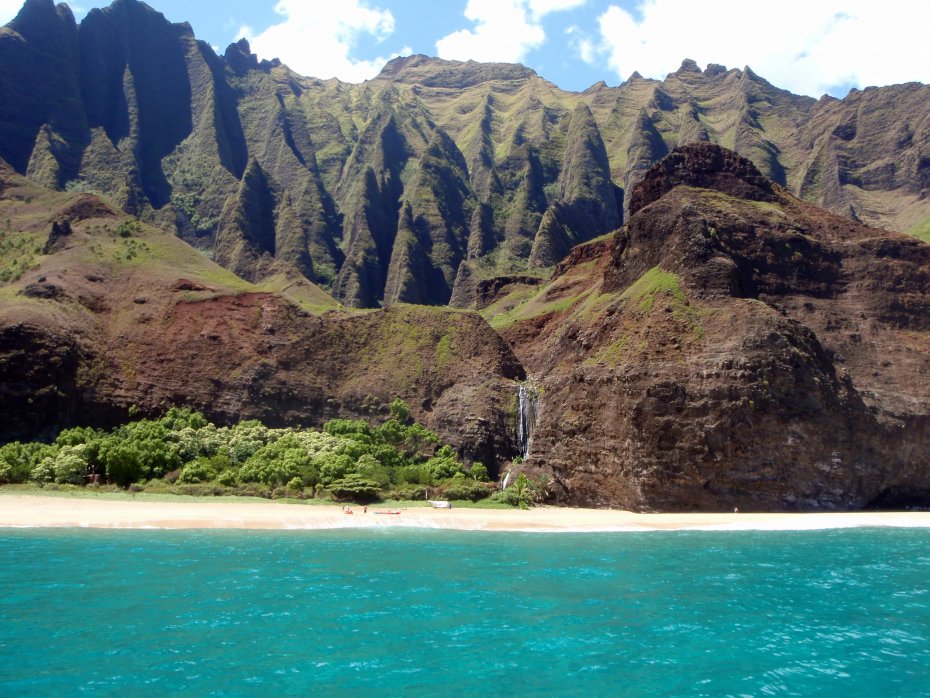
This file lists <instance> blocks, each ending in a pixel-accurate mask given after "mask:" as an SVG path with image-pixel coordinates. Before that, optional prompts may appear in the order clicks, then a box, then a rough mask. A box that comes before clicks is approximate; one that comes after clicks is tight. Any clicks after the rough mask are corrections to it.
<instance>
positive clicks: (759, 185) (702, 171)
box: [630, 143, 777, 215]
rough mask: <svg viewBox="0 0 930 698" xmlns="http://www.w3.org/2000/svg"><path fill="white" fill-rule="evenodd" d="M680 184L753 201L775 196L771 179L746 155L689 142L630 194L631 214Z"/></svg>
mask: <svg viewBox="0 0 930 698" xmlns="http://www.w3.org/2000/svg"><path fill="white" fill-rule="evenodd" d="M683 184H684V185H687V186H689V187H698V188H700V189H716V190H717V191H721V192H723V193H725V194H729V195H730V196H735V197H738V198H741V199H752V200H754V201H774V200H775V199H776V198H777V197H776V193H775V189H774V186H773V185H772V182H771V181H770V180H768V179H766V178H765V177H763V176H762V173H761V172H759V170H758V169H756V166H755V165H753V164H752V163H751V162H750V161H749V160H747V159H746V158H742V157H740V156H739V155H737V154H736V153H734V152H733V151H732V150H725V149H723V148H720V147H718V146H715V145H712V144H710V143H692V144H689V145H685V146H682V147H681V148H679V149H677V150H675V151H674V152H672V153H671V154H670V155H669V156H668V157H665V158H663V159H662V160H660V161H659V162H658V163H657V164H656V165H654V166H653V167H652V169H650V170H649V171H648V172H647V173H646V176H645V177H643V180H642V181H641V182H640V183H639V184H638V185H636V189H634V190H633V194H632V196H631V197H630V215H634V214H635V213H636V212H637V211H639V210H640V209H642V208H644V207H646V206H648V205H649V204H651V203H652V202H653V201H658V200H659V199H660V198H661V197H662V196H663V195H664V194H667V193H668V192H670V191H671V190H672V189H674V188H675V187H677V186H680V185H683Z"/></svg>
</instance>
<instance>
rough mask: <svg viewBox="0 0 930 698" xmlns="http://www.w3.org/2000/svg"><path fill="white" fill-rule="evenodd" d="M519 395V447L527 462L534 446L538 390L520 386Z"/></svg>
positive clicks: (523, 385) (523, 384) (525, 385)
mask: <svg viewBox="0 0 930 698" xmlns="http://www.w3.org/2000/svg"><path fill="white" fill-rule="evenodd" d="M517 395H518V397H517V403H518V405H517V447H518V448H519V449H520V455H521V456H523V458H524V460H525V459H526V458H528V457H529V455H530V448H531V447H532V445H533V429H534V428H535V427H536V417H537V401H538V396H537V393H536V389H535V388H533V387H532V386H528V385H527V384H526V383H521V384H520V389H519V392H518V394H517Z"/></svg>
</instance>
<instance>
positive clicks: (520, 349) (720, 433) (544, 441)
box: [500, 144, 930, 511]
mask: <svg viewBox="0 0 930 698" xmlns="http://www.w3.org/2000/svg"><path fill="white" fill-rule="evenodd" d="M715 168H716V169H715ZM633 199H634V201H636V202H639V203H640V204H641V205H640V206H639V207H638V208H636V209H635V213H634V215H633V216H632V218H631V219H630V221H629V223H628V224H627V226H625V227H624V228H623V229H622V230H621V231H620V232H618V233H617V234H616V235H614V236H613V238H612V239H611V240H610V242H609V243H608V244H603V243H600V244H597V245H592V246H590V247H591V249H590V250H585V248H586V247H588V246H583V247H580V248H576V250H575V252H573V255H572V257H571V258H569V259H568V260H566V261H565V262H563V263H562V265H560V267H559V270H558V274H557V275H555V276H554V277H553V279H552V280H551V281H550V282H549V283H548V284H546V285H544V286H543V287H541V289H540V291H539V292H538V295H537V296H536V298H538V299H539V300H534V301H531V303H533V304H534V305H533V306H531V307H535V308H541V309H543V311H544V312H541V311H540V310H536V311H533V312H528V317H527V319H526V320H522V321H521V320H518V321H517V322H515V323H513V324H511V325H509V326H505V327H504V328H503V329H502V334H503V335H504V337H505V338H507V339H508V341H509V342H510V343H511V345H512V346H513V347H514V350H515V353H516V354H517V356H518V357H519V358H520V359H521V361H522V362H523V364H524V366H525V367H526V369H527V372H528V374H529V376H530V377H531V379H532V380H533V381H534V382H535V383H537V384H539V385H541V387H542V391H541V393H540V395H541V397H540V405H539V415H540V417H539V422H538V425H537V428H536V430H535V434H534V438H533V447H532V452H531V454H530V458H529V459H528V461H527V463H526V464H525V465H524V467H525V468H526V469H527V470H528V471H529V472H531V473H540V474H544V475H547V476H548V477H551V478H552V481H553V484H552V487H551V490H552V491H553V492H554V493H556V496H557V497H558V498H559V499H560V500H561V501H564V502H566V503H572V504H587V505H593V506H611V507H621V508H630V509H638V510H675V511H680V510H690V509H699V510H718V511H726V510H732V509H733V507H739V509H740V510H741V511H744V510H746V511H748V510H823V509H835V510H845V509H858V508H862V507H868V506H878V505H883V506H888V505H895V504H897V505H898V506H900V505H902V504H904V503H912V502H915V501H921V502H924V503H926V502H927V501H928V499H930V471H928V470H927V468H926V453H927V445H928V444H930V358H928V357H930V321H928V318H930V245H926V244H923V243H920V242H918V241H916V240H914V239H913V238H910V237H908V236H904V235H900V234H895V233H888V232H885V231H880V230H876V229H872V228H868V227H866V226H863V225H861V224H857V223H855V222H852V221H849V220H848V219H844V218H840V217H837V216H835V215H832V214H829V213H826V212H824V211H822V210H820V209H817V208H814V207H812V206H810V205H809V204H805V203H803V202H801V201H799V200H797V199H795V198H793V197H791V196H790V195H787V194H785V193H783V192H782V191H780V190H779V189H778V187H777V186H775V185H772V184H771V183H770V182H766V181H764V180H762V179H760V175H759V174H758V171H757V170H756V168H754V167H753V166H752V165H751V164H750V163H748V162H747V161H745V160H744V159H741V158H739V157H738V156H736V155H735V154H734V153H732V152H725V151H722V150H720V149H719V148H717V147H716V146H713V145H709V144H703V145H691V146H687V147H686V148H683V149H681V150H679V151H677V152H675V153H673V154H672V155H671V156H670V158H669V160H668V162H663V163H659V164H658V165H656V166H655V168H653V169H652V170H650V172H649V173H647V175H646V176H645V178H644V180H643V183H642V185H641V186H640V187H639V188H638V189H637V190H636V191H635V192H634V194H633ZM500 303H501V304H503V303H504V301H500ZM504 307H509V306H506V305H504ZM546 308H552V310H548V311H546V310H545V309H546ZM566 308H567V310H566ZM519 309H520V306H519V305H517V306H516V310H510V311H509V312H510V315H511V317H513V316H517V317H519Z"/></svg>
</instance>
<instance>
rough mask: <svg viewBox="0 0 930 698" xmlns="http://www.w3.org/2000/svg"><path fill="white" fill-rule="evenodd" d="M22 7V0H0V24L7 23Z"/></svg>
mask: <svg viewBox="0 0 930 698" xmlns="http://www.w3.org/2000/svg"><path fill="white" fill-rule="evenodd" d="M22 7H23V0H0V24H9V22H10V20H11V19H13V18H14V17H15V16H16V15H17V14H19V11H20V10H21V9H22Z"/></svg>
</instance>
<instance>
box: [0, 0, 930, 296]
mask: <svg viewBox="0 0 930 698" xmlns="http://www.w3.org/2000/svg"><path fill="white" fill-rule="evenodd" d="M0 67H2V68H3V70H2V71H0V72H2V73H3V76H4V77H3V79H2V80H0V158H3V159H4V160H6V161H7V162H8V163H10V164H11V165H12V166H13V167H14V168H15V169H16V170H17V171H18V172H20V173H22V174H28V175H29V176H30V177H31V178H32V179H34V180H35V181H37V182H39V183H42V184H43V185H46V186H50V187H53V188H59V189H62V188H67V189H71V190H78V191H96V192H100V193H103V194H104V195H105V196H107V197H108V198H109V199H110V200H112V201H114V202H115V203H116V204H117V206H118V207H120V208H121V209H122V210H123V211H125V212H127V213H131V214H133V215H139V216H142V217H143V218H144V219H145V220H146V221H147V222H149V223H152V224H155V225H157V226H159V227H161V228H162V229H164V230H167V231H170V232H175V233H178V234H180V235H181V236H182V237H183V238H184V239H186V240H188V241H189V242H192V243H193V244H195V245H196V246H198V247H200V248H202V249H206V250H210V249H214V248H215V250H216V255H217V259H220V260H222V261H223V263H224V264H226V265H228V266H229V268H231V269H235V270H237V272H238V273H241V274H244V275H245V276H246V277H247V278H251V279H257V278H261V277H263V276H266V275H268V274H274V273H278V272H280V271H281V270H282V269H285V268H286V269H289V270H292V271H297V272H298V273H300V274H302V275H304V276H305V277H306V278H308V279H310V280H312V281H314V282H316V283H318V284H320V285H322V286H323V287H324V288H325V289H327V290H330V291H332V292H333V294H334V295H335V296H336V297H337V298H338V299H339V300H340V301H342V302H343V303H345V304H347V305H352V306H363V307H374V306H377V305H379V304H383V303H390V302H395V301H414V302H419V303H429V304H438V305H442V304H446V303H449V302H454V303H455V304H456V305H460V306H462V305H465V306H467V305H468V304H469V303H470V302H471V300H472V299H473V298H474V297H475V289H476V288H477V285H478V284H479V283H481V282H482V281H484V280H487V279H489V278H493V277H495V276H502V275H508V274H515V273H516V274H520V273H525V272H527V271H534V270H539V269H540V268H548V267H551V266H552V265H553V264H555V263H557V262H558V261H559V259H561V257H562V256H564V255H565V254H566V253H567V252H568V251H569V250H570V249H571V247H572V246H573V245H575V244H578V243H581V242H585V241H587V240H590V239H592V238H594V237H597V236H599V235H601V234H603V233H606V232H609V231H610V230H613V229H615V228H616V227H618V226H619V225H620V223H621V222H622V220H623V215H624V214H623V212H624V209H626V210H627V212H628V211H629V210H630V208H631V207H630V201H629V197H628V196H627V197H625V196H624V193H627V194H628V193H629V192H631V191H632V190H633V189H634V187H635V186H636V185H637V184H638V182H639V181H640V179H641V178H642V177H643V174H644V173H645V172H646V170H648V169H649V168H650V167H651V166H652V165H653V164H654V163H655V162H656V161H658V160H659V159H661V158H662V157H664V156H665V155H667V154H668V153H669V152H671V151H672V150H674V149H675V148H676V147H678V146H681V145H684V144H687V143H693V142H713V143H717V144H720V145H723V146H726V147H727V148H730V149H732V150H734V151H736V152H738V153H739V154H741V155H742V156H744V157H746V158H748V159H749V160H750V161H752V162H753V163H754V164H755V166H756V167H757V168H758V169H759V170H760V172H761V173H762V174H763V175H764V176H766V177H768V178H770V179H772V180H773V181H775V182H777V183H778V184H780V185H782V186H784V187H785V188H786V189H787V190H789V191H790V192H792V193H794V194H796V195H799V196H800V197H801V198H803V199H804V200H806V201H809V202H812V203H816V204H819V205H822V206H825V207H826V208H828V209H829V210H832V211H833V212H835V213H838V214H840V215H842V216H845V217H849V218H852V219H854V220H859V221H861V222H865V223H868V224H873V225H878V226H882V227H887V228H891V229H897V230H901V231H909V230H912V231H914V232H915V233H921V234H926V230H927V228H928V226H930V199H928V198H927V196H926V192H927V189H928V182H930V179H928V178H930V160H928V157H927V156H926V155H925V153H926V152H927V150H928V139H930V110H928V108H927V105H928V104H930V94H928V92H927V90H928V88H927V87H926V86H924V85H919V84H908V85H899V86H894V87H887V88H880V89H873V88H870V89H867V90H865V91H863V92H853V93H851V94H850V95H849V96H848V97H847V98H846V99H844V100H835V99H832V98H824V99H822V100H820V101H815V100H813V99H810V98H807V97H798V96H796V95H792V94H790V93H788V92H785V91H783V90H779V89H777V88H775V87H773V86H772V85H770V84H769V83H767V82H766V81H765V80H763V79H762V78H760V77H759V76H757V75H755V74H754V73H753V72H752V71H751V70H749V69H748V68H747V69H745V70H726V69H725V68H722V67H720V66H712V67H709V68H708V70H706V71H703V72H702V71H701V70H700V69H699V68H698V67H697V66H696V65H695V64H694V63H693V62H690V61H686V62H685V63H684V64H683V65H682V68H681V70H679V71H677V72H676V73H673V74H671V75H669V76H668V77H667V78H666V79H665V80H663V81H661V82H659V81H654V80H644V79H642V78H640V77H638V76H634V77H632V78H631V79H630V80H628V81H627V82H625V83H624V84H622V85H620V86H619V87H607V86H606V85H603V84H598V85H596V86H593V87H592V88H591V89H589V90H586V91H585V92H583V93H570V92H564V91H562V90H559V89H558V88H556V87H555V86H554V85H552V84H551V83H548V82H546V81H545V80H544V79H543V78H541V77H540V76H538V75H537V74H536V73H534V72H533V71H532V70H529V69H527V68H524V67H522V66H516V65H505V64H478V63H474V62H468V63H459V62H455V61H442V60H438V59H432V58H427V57H425V56H411V57H407V58H399V59H395V60H393V61H391V62H390V63H389V64H388V65H387V66H385V68H384V70H383V72H382V74H381V75H380V76H379V77H377V78H376V79H374V80H371V81H368V82H366V83H363V84H360V85H349V84H345V83H340V82H338V81H335V80H328V81H320V80H315V79H313V78H306V77H302V76H299V75H296V74H295V73H293V72H292V71H290V70H288V68H287V67H286V66H283V65H281V64H280V63H278V62H276V61H271V62H269V61H262V62H259V61H258V60H257V59H256V57H255V56H254V55H252V54H251V53H250V50H249V47H248V44H247V43H246V42H244V41H242V42H239V43H238V44H234V45H232V46H230V47H229V48H228V49H227V50H226V52H225V54H224V56H223V57H219V56H217V55H216V54H215V53H214V52H213V50H212V49H211V48H210V47H209V46H208V45H206V44H205V43H203V42H200V41H197V40H196V38H195V36H194V34H193V32H192V30H191V28H190V27H189V26H188V25H186V24H181V25H172V24H170V23H169V22H167V21H166V20H165V18H164V17H163V16H162V15H160V14H159V13H157V12H156V11H154V10H152V9H151V8H150V7H148V6H147V5H145V4H144V3H142V2H139V1H138V0H116V2H114V3H113V4H112V5H111V6H110V7H108V8H106V9H104V10H93V11H92V12H90V13H89V14H88V15H87V17H86V18H85V19H84V20H83V21H82V22H81V24H80V26H76V25H75V23H74V19H73V17H72V15H71V13H70V11H69V10H67V8H66V7H65V6H59V7H57V8H56V7H55V5H54V3H53V2H52V0H29V1H28V2H27V3H26V5H25V6H24V8H23V10H22V12H21V13H20V15H19V16H18V17H17V18H16V20H14V21H13V22H12V23H11V24H10V25H8V26H7V27H5V28H3V29H0ZM254 168H258V170H259V171H260V172H261V173H262V178H263V180H264V181H265V184H264V185H262V186H264V187H265V191H266V193H267V195H268V197H270V200H269V201H268V202H267V205H266V206H265V207H264V208H265V209H268V210H271V211H274V212H275V213H274V216H273V217H274V219H275V220H274V237H275V238H276V239H277V238H283V240H282V242H283V243H284V244H278V245H276V246H275V249H274V251H270V250H269V249H268V248H267V246H265V247H263V246H262V245H261V244H260V243H257V242H256V239H255V237H254V234H255V231H256V230H259V229H261V228H262V226H266V227H267V225H268V222H267V220H265V219H263V218H262V215H263V214H262V213H261V211H262V210H264V209H263V208H262V207H258V208H256V207H248V206H245V207H244V206H243V201H244V199H243V196H244V195H245V196H248V195H249V193H250V192H251V195H257V194H256V192H255V190H254V188H253V185H254V184H255V178H254V177H253V176H252V175H251V174H250V173H254V171H255V169H254ZM250 211H251V212H254V213H255V215H256V218H255V219H254V220H253V219H252V218H250V215H251V214H250V213H249V212H250ZM269 235H270V232H269ZM272 260H274V261H276V262H277V264H271V261H272ZM453 299H454V301H453Z"/></svg>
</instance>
